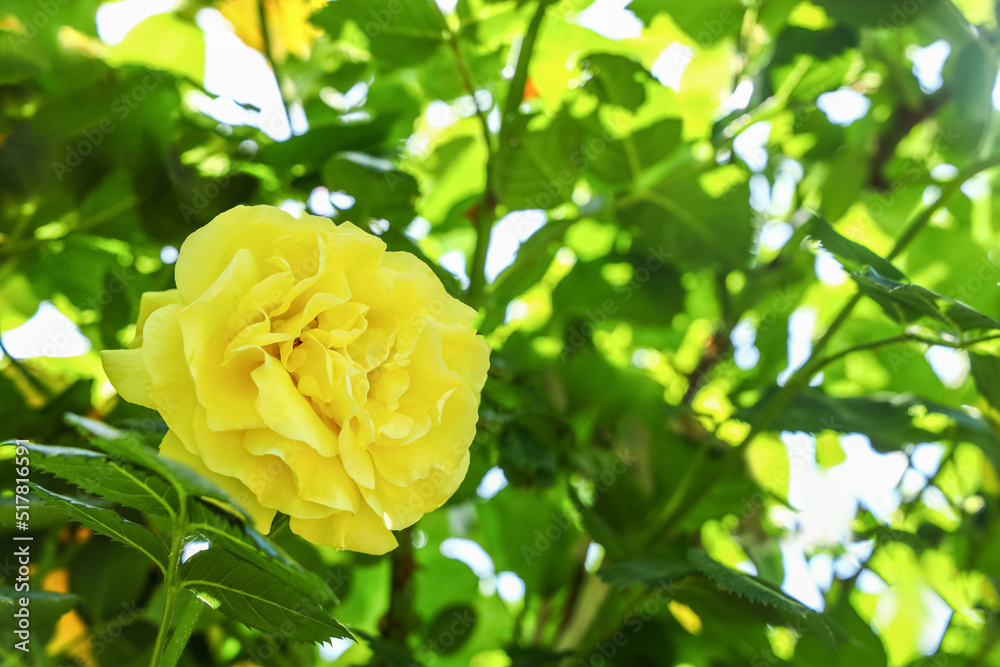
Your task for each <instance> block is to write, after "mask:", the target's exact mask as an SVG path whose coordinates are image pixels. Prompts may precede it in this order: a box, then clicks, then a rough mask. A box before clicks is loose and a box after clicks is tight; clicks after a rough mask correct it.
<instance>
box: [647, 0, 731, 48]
mask: <svg viewBox="0 0 1000 667" xmlns="http://www.w3.org/2000/svg"><path fill="white" fill-rule="evenodd" d="M628 8H629V10H631V11H632V12H634V13H635V15H636V16H638V17H639V18H640V19H642V21H643V22H644V23H645V24H646V25H649V24H650V23H651V22H652V20H653V18H654V17H655V16H656V15H657V14H659V13H662V12H666V13H668V14H669V15H670V19H671V20H672V21H673V22H674V23H676V24H677V25H678V26H680V28H681V29H682V30H683V31H684V32H686V33H687V34H688V35H690V36H691V38H692V39H694V40H695V41H696V42H698V44H699V46H710V45H712V44H714V43H715V42H717V41H719V40H720V39H723V38H726V37H732V36H735V35H738V34H739V31H740V28H741V27H742V25H743V13H744V12H745V11H746V8H745V7H744V5H743V3H742V2H740V1H739V0H705V1H704V2H676V3H670V4H668V3H665V2H662V0H632V2H631V3H630V4H629V6H628Z"/></svg>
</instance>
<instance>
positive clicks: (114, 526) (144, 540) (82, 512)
mask: <svg viewBox="0 0 1000 667" xmlns="http://www.w3.org/2000/svg"><path fill="white" fill-rule="evenodd" d="M32 487H33V488H34V490H35V492H36V493H37V494H38V496H39V498H40V499H41V500H42V502H43V503H44V504H46V505H51V506H52V507H54V508H55V509H57V510H58V511H60V512H62V513H63V514H65V515H66V516H68V517H69V518H70V519H71V520H73V521H76V522H78V523H82V524H83V525H84V526H86V527H87V528H90V529H91V530H93V531H95V532H98V533H100V534H102V535H107V536H108V537H110V538H112V539H114V540H117V541H118V542H121V543H122V544H125V545H128V546H130V547H132V548H133V549H136V550H138V551H140V552H141V553H143V554H145V555H146V556H147V557H148V558H149V559H150V560H152V561H153V562H154V563H156V564H157V565H158V566H159V567H160V569H161V570H163V571H166V563H167V559H168V554H167V548H166V547H165V546H164V544H163V542H162V541H161V540H160V538H158V537H157V536H156V535H154V534H153V533H151V532H150V531H149V530H147V529H146V528H143V527H142V526H140V525H139V524H137V523H133V522H131V521H129V520H128V519H123V518H122V517H121V516H120V515H119V514H118V513H117V512H115V511H114V510H110V509H105V508H103V507H95V506H93V505H89V504H87V503H85V502H83V501H80V500H75V499H73V498H67V497H66V496H61V495H59V494H57V493H52V492H51V491H49V490H47V489H45V488H43V487H41V486H38V485H37V484H32Z"/></svg>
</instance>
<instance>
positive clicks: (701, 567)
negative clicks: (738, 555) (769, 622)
mask: <svg viewBox="0 0 1000 667" xmlns="http://www.w3.org/2000/svg"><path fill="white" fill-rule="evenodd" d="M688 561H689V562H690V563H691V565H693V566H694V567H696V568H698V571H699V572H701V573H702V574H703V575H705V576H706V577H707V578H708V579H710V580H711V581H712V582H713V583H715V584H716V585H717V586H718V587H719V588H721V589H722V590H724V591H727V592H729V593H732V594H734V595H739V596H740V597H744V598H746V599H748V600H750V601H752V602H756V603H758V604H762V605H766V606H768V607H773V608H775V609H778V610H780V611H784V612H787V613H789V614H793V615H795V616H801V617H806V616H808V615H810V614H814V613H815V612H814V611H813V610H812V609H810V608H809V607H807V606H805V605H804V604H802V603H801V602H799V601H798V600H795V599H793V598H790V597H788V596H787V595H785V593H783V592H782V591H781V589H779V588H777V587H774V586H772V585H771V584H769V583H768V582H766V581H763V580H762V579H758V578H756V577H752V576H750V575H749V574H746V573H745V572H740V571H739V570H733V569H730V568H728V567H726V566H725V565H723V564H722V563H719V562H717V561H715V560H713V559H712V557H711V556H709V555H708V553H706V552H705V551H702V550H701V549H691V550H690V551H689V552H688Z"/></svg>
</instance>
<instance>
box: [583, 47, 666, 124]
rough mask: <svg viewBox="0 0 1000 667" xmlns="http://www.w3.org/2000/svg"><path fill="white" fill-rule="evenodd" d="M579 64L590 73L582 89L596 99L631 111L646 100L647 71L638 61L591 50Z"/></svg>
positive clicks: (648, 75) (648, 77)
mask: <svg viewBox="0 0 1000 667" xmlns="http://www.w3.org/2000/svg"><path fill="white" fill-rule="evenodd" d="M580 65H581V66H582V67H583V68H584V70H585V71H586V72H588V73H589V74H590V79H588V80H587V83H586V84H585V85H584V90H593V91H594V94H595V95H596V96H597V98H598V99H599V100H601V101H602V102H604V103H605V104H613V105H615V106H619V107H622V108H624V109H629V110H630V111H634V110H635V109H637V108H639V107H640V106H642V103H643V102H645V101H646V86H645V84H646V82H648V81H649V80H650V78H651V77H650V74H649V72H648V71H647V70H646V68H645V67H643V66H642V65H641V64H639V63H637V62H636V61H634V60H632V59H631V58H626V57H625V56H620V55H616V54H612V53H592V54H590V55H589V56H587V57H586V58H584V59H583V60H582V61H581V62H580Z"/></svg>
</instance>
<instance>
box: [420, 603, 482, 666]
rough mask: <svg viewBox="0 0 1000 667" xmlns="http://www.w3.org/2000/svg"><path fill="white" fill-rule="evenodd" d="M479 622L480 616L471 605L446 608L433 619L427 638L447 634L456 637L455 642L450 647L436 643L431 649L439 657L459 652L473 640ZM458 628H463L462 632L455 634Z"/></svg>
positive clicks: (428, 628) (456, 605)
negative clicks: (455, 629)
mask: <svg viewBox="0 0 1000 667" xmlns="http://www.w3.org/2000/svg"><path fill="white" fill-rule="evenodd" d="M478 622H479V614H477V613H476V608H475V607H473V606H471V605H468V604H455V605H449V606H447V607H444V608H443V609H441V610H439V611H438V613H437V614H435V615H434V618H433V619H431V622H430V624H429V625H428V627H427V636H428V637H443V636H445V634H446V633H447V634H450V636H451V637H454V641H453V642H452V643H451V644H449V645H448V646H445V645H444V643H443V642H434V643H433V644H432V646H431V648H432V649H433V650H434V651H435V652H436V653H438V654H439V655H450V654H452V653H455V652H457V651H458V650H459V649H460V648H462V647H463V646H465V644H467V643H468V641H469V640H470V639H471V638H472V634H473V633H474V632H475V631H476V625H477V623H478ZM456 623H457V624H458V625H457V626H456ZM456 627H461V628H462V630H461V632H455V631H454V628H456Z"/></svg>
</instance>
